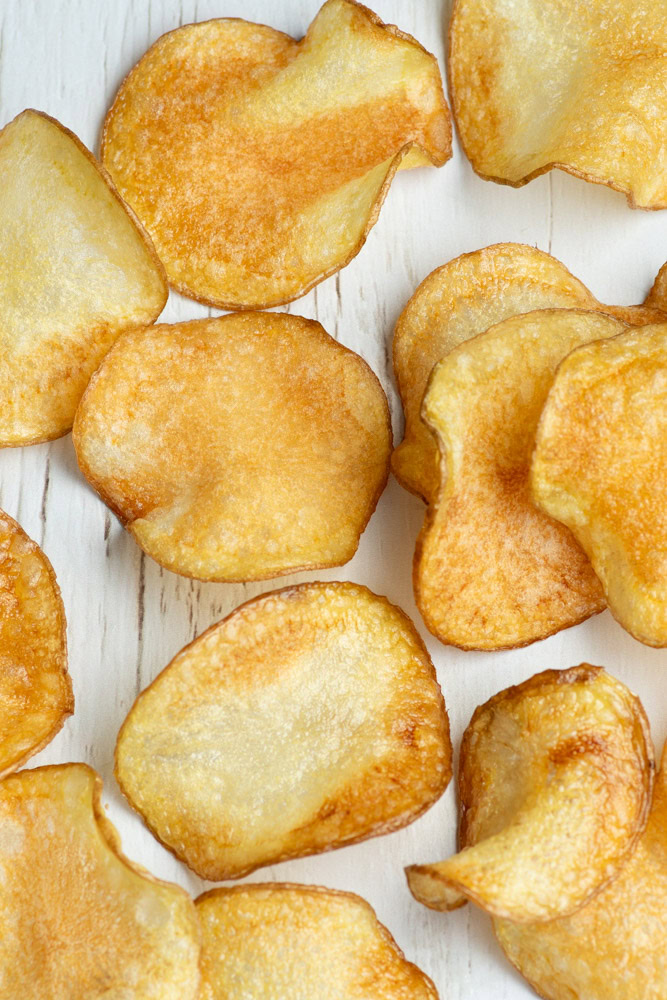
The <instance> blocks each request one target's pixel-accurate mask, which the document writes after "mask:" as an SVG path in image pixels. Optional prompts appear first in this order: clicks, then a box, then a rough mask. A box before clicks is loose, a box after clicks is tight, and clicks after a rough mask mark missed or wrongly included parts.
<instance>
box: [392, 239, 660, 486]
mask: <svg viewBox="0 0 667 1000" xmlns="http://www.w3.org/2000/svg"><path fill="white" fill-rule="evenodd" d="M663 286H667V265H666V266H665V267H663V269H662V270H661V272H660V274H659V275H658V277H657V278H656V282H655V285H654V286H653V289H652V290H651V292H650V294H649V297H648V298H647V300H646V303H645V304H644V306H605V305H602V303H601V302H598V300H597V299H596V298H595V297H594V296H593V295H591V293H590V292H589V291H588V289H587V288H586V287H585V286H584V285H582V283H581V282H580V281H578V280H577V279H576V278H575V277H573V275H571V274H570V272H569V271H568V270H567V268H566V267H564V265H563V264H561V263H560V261H558V260H556V259H555V257H551V256H550V255H549V254H548V253H543V252H542V251H541V250H536V249H535V247H528V246H522V245H521V244H519V243H500V244H497V245H496V246H491V247H486V248H485V249H483V250H476V251H475V252H474V253H467V254H463V255H462V256H461V257H457V258H456V259H455V260H452V261H450V262H449V263H448V264H444V265H443V266H442V267H439V268H437V269H436V270H435V271H433V272H432V273H431V274H429V276H428V277H427V278H425V279H424V281H422V283H421V285H420V286H419V288H418V289H417V291H416V292H415V293H414V295H413V296H412V298H411V299H410V301H409V302H408V304H407V305H406V307H405V309H404V310H403V312H402V313H401V315H400V317H399V320H398V323H397V324H396V332H395V334H394V371H395V373H396V381H397V383H398V389H399V392H400V394H401V400H402V402H403V409H404V411H405V438H404V440H403V442H402V443H401V444H400V445H399V446H398V448H397V449H396V450H395V452H394V454H393V455H392V469H393V472H394V475H395V476H396V478H397V479H398V481H399V482H400V483H401V485H402V486H404V487H405V488H406V489H408V490H410V491H411V492H412V493H416V494H417V496H421V497H423V498H424V499H425V500H429V501H430V500H433V499H434V498H435V496H436V494H437V491H438V485H439V482H440V475H439V472H438V462H439V458H438V448H437V445H436V442H435V439H434V437H433V435H432V434H431V432H430V431H429V429H428V427H427V426H426V425H425V424H424V422H423V421H422V419H421V405H422V399H423V397H424V391H425V389H426V384H427V382H428V378H429V375H430V374H431V371H432V370H433V366H434V365H435V364H436V363H437V362H438V361H440V360H441V358H443V357H444V356H445V354H447V353H448V352H449V351H451V350H452V349H453V348H454V347H458V345H459V344H462V343H463V342H464V341H466V340H470V338H471V337H474V336H475V335H476V334H478V333H483V332H484V331H485V330H488V329H489V327H490V326H494V325H495V324H496V323H500V322H501V321H502V320H504V319H509V318H510V316H516V315H518V314H519V313H527V312H532V311H533V310H536V309H546V308H560V309H591V310H596V311H600V312H605V313H609V315H611V316H615V317H616V319H619V320H621V321H622V322H623V323H628V324H629V325H641V324H643V323H657V322H661V320H662V319H663V317H662V313H661V310H663V311H664V310H665V309H667V291H666V290H665V289H664V288H663Z"/></svg>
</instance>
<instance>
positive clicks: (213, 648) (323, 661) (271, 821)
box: [116, 583, 451, 881]
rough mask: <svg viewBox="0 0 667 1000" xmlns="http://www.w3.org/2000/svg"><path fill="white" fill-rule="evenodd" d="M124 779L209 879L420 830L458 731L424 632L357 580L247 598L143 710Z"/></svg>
mask: <svg viewBox="0 0 667 1000" xmlns="http://www.w3.org/2000/svg"><path fill="white" fill-rule="evenodd" d="M116 776H117V778H118V783H119V784H120V786H121V788H122V790H123V792H124V793H125V795H126V796H127V798H128V799H129V801H130V803H131V805H132V806H133V807H134V808H135V809H136V810H137V811H138V812H139V813H140V814H141V815H142V816H143V818H144V820H145V821H146V823H147V824H148V826H149V827H150V829H151V830H152V832H153V833H154V834H155V835H156V837H158V839H159V840H161V841H162V843H163V844H164V845H165V846H166V847H168V848H169V849H170V850H171V851H173V852H174V854H176V856H177V857H179V858H180V859H181V860H182V861H185V863H186V864H187V865H189V866H190V867H191V868H192V869H193V870H194V871H196V872H197V873H198V874H199V875H201V876H202V877H203V878H208V879H213V880H216V881H217V880H220V879H228V878H239V877H240V876H242V875H245V874H247V873H248V872H250V871H253V869H255V868H259V867H261V866H262V865H268V864H272V863H273V862H276V861H282V860H284V859H286V858H294V857H302V856H303V855H306V854H316V853H319V852H321V851H327V850H331V849H332V848H335V847H342V846H344V845H345V844H351V843H354V842H356V841H358V840H364V839H366V838H367V837H372V836H377V835H378V834H382V833H390V832H391V831H392V830H397V829H399V828H400V827H403V826H406V825H407V824H408V823H411V822H412V821H413V820H415V819H416V818H417V817H418V816H420V815H421V814H422V813H423V812H425V810H426V809H428V808H429V806H430V805H432V804H433V802H435V800H436V799H437V798H439V796H440V795H441V794H442V793H443V791H444V790H445V788H446V787H447V785H448V783H449V779H450V777H451V745H450V742H449V726H448V722H447V713H446V711H445V706H444V702H443V699H442V695H441V694H440V688H439V687H438V684H437V681H436V678H435V672H434V670H433V666H432V664H431V661H430V659H429V657H428V654H427V652H426V648H425V647H424V645H423V643H422V641H421V639H420V638H419V636H418V634H417V632H416V631H415V628H414V626H413V625H412V622H411V621H410V620H409V619H408V618H407V617H406V616H405V615H404V614H403V612H402V611H400V610H399V609H398V608H396V607H394V606H393V605H392V604H390V603H389V602H388V601H387V600H386V599H385V598H384V597H376V596H375V595H374V594H372V593H371V592H370V591H369V590H367V589H366V588H365V587H360V586H358V585H357V584H353V583H312V584H303V585H302V586H299V587H291V588H288V589H286V590H282V591H276V592H274V593H270V594H266V595H264V596H263V597H258V598H256V599H255V600H252V601H249V602H248V603H247V604H244V605H242V606H241V607H240V608H237V609H236V611H234V612H233V613H232V614H231V615H230V616H229V617H228V618H226V619H225V620H224V621H222V622H220V623H219V624H217V625H214V626H213V627H212V628H210V629H209V630H208V632H205V633H204V634H203V635H202V636H200V637H199V638H198V639H196V640H195V641H194V642H193V643H192V644H191V645H190V646H187V647H186V648H185V649H184V650H182V651H181V652H180V653H179V654H178V656H177V657H176V658H175V659H174V660H173V661H172V662H171V664H170V665H169V666H168V667H167V668H166V669H165V670H164V671H163V672H162V673H161V674H160V675H159V677H158V678H157V679H156V680H155V681H154V682H153V684H152V685H151V686H150V687H149V688H148V689H147V690H146V691H144V692H143V694H141V695H140V696H139V698H138V699H137V701H136V702H135V704H134V707H133V708H132V710H131V711H130V714H129V715H128V717H127V719H126V720H125V722H124V724H123V727H122V729H121V731H120V734H119V737H118V743H117V746H116Z"/></svg>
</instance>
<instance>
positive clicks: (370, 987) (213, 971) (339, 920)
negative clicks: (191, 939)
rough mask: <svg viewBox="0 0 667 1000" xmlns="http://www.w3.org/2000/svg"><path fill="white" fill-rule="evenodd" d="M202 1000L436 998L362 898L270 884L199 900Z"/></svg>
mask: <svg viewBox="0 0 667 1000" xmlns="http://www.w3.org/2000/svg"><path fill="white" fill-rule="evenodd" d="M196 906H197V913H198V916H199V919H200V921H201V925H202V935H203V940H202V980H203V981H202V992H201V1000H222V998H223V997H224V998H225V1000H246V998H247V997H252V998H253V1000H278V998H280V1000H302V998H303V1000H306V998H308V1000H362V998H364V997H373V998H376V1000H437V997H438V994H437V992H436V989H435V987H434V985H433V983H432V982H431V980H430V979H429V978H428V977H427V976H425V975H424V973H423V972H421V970H420V969H418V968H417V966H415V965H412V963H411V962H408V961H406V959H405V958H404V956H403V953H402V952H401V950H400V949H399V948H398V946H397V945H396V942H395V941H394V939H393V938H392V936H391V934H390V933H389V931H388V930H387V929H386V928H385V927H383V925H382V924H381V923H380V922H379V921H378V919H377V917H376V916H375V913H374V912H373V910H372V909H371V907H370V906H369V905H368V903H366V902H365V901H364V900H363V899H361V898H360V897H359V896H355V895H353V894H352V893H347V892H335V891H334V890H332V889H322V888H320V887H319V886H309V885H289V884H281V883H270V884H266V885H262V884H259V885H243V886H238V887H236V888H233V889H214V890H213V891H212V892H207V893H205V894H204V895H203V896H200V897H199V899H198V900H197V903H196Z"/></svg>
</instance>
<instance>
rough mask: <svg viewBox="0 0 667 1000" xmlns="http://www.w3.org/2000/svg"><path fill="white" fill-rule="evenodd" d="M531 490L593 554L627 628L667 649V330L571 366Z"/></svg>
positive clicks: (560, 385) (541, 443)
mask: <svg viewBox="0 0 667 1000" xmlns="http://www.w3.org/2000/svg"><path fill="white" fill-rule="evenodd" d="M531 484H532V491H533V498H534V500H535V502H536V503H537V504H539V506H540V507H541V508H542V510H544V511H546V512H547V514H550V515H551V517H555V518H557V519H558V520H559V521H562V522H563V524H566V525H567V526H568V528H570V529H571V530H572V531H573V532H574V535H575V537H576V538H577V539H578V541H579V542H580V543H581V545H582V546H583V548H584V550H585V551H586V553H587V554H588V556H589V558H590V560H591V562H592V564H593V568H594V570H595V572H596V573H597V575H598V577H599V578H600V580H601V582H602V586H603V588H604V592H605V596H606V598H607V601H608V602H609V608H610V610H611V612H612V614H613V615H614V616H615V617H616V618H617V619H618V620H619V622H620V623H621V625H623V627H624V628H626V629H627V630H628V632H631V633H632V635H634V636H635V638H636V639H639V641H640V642H644V643H646V644H647V645H649V646H667V323H662V324H659V325H655V326H647V327H644V328H643V329H641V330H630V331H627V332H626V333H624V334H622V335H621V336H618V337H615V338H614V339H613V340H612V341H610V342H609V343H599V344H598V343H595V344H589V345H587V347H585V348H582V349H579V350H578V351H575V352H574V353H573V354H572V355H571V356H570V357H568V358H566V359H565V361H564V362H563V364H562V365H561V366H560V368H559V370H558V373H557V375H556V380H555V382H554V384H553V388H552V390H551V392H550V393H549V396H548V399H547V402H546V406H545V409H544V413H543V415H542V418H541V420H540V425H539V431H538V435H537V443H536V446H535V455H534V457H533V464H532V469H531Z"/></svg>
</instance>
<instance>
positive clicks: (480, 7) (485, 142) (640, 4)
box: [449, 0, 667, 208]
mask: <svg viewBox="0 0 667 1000" xmlns="http://www.w3.org/2000/svg"><path fill="white" fill-rule="evenodd" d="M666 57H667V7H665V5H664V3H662V2H658V3H656V2H655V0H595V2H594V3H587V2H585V0H520V2H518V3H517V2H516V0H456V3H455V6H454V11H453V14H452V20H451V25H450V35H449V74H450V86H451V93H452V107H453V111H454V118H455V120H456V124H457V127H458V131H459V135H460V137H461V143H462V145H463V149H464V151H465V153H466V156H467V157H468V159H469V160H470V162H471V163H472V166H473V168H474V170H475V171H476V172H477V173H478V174H479V175H480V176H481V177H483V178H485V179H486V180H493V181H499V182H500V183H501V184H511V185H513V186H514V187H520V186H521V185H522V184H525V183H526V182H527V181H530V180H532V179H533V177H537V176H539V175H540V174H543V173H545V171H547V170H550V169H551V168H552V167H558V168H559V169H561V170H565V171H567V173H570V174H574V175H575V176H576V177H582V178H583V179H584V180H587V181H592V182H593V183H595V184H607V185H608V186H609V187H612V188H615V189H616V190H617V191H622V192H623V193H624V194H626V195H627V198H628V202H629V203H630V205H631V206H633V207H640V208H666V207H667V153H666V143H667V126H666V122H667V119H666V117H665V107H667V59H666Z"/></svg>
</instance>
